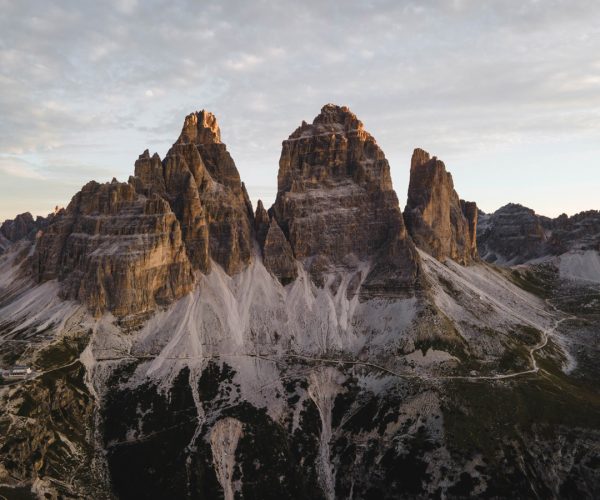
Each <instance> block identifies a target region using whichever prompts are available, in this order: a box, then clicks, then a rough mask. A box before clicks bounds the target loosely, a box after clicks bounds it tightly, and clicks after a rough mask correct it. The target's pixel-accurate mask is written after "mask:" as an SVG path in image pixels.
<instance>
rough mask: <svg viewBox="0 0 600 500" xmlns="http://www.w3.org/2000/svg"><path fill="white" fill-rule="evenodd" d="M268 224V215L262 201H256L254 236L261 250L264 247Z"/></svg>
mask: <svg viewBox="0 0 600 500" xmlns="http://www.w3.org/2000/svg"><path fill="white" fill-rule="evenodd" d="M270 223H271V221H270V219H269V214H268V212H267V211H266V210H265V207H264V205H263V202H262V200H258V203H257V204H256V213H255V214H254V232H255V234H256V240H257V241H258V244H259V245H260V247H261V248H263V247H264V245H265V240H266V239H267V233H268V232H269V225H270Z"/></svg>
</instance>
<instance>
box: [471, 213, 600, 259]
mask: <svg viewBox="0 0 600 500" xmlns="http://www.w3.org/2000/svg"><path fill="white" fill-rule="evenodd" d="M481 221H482V224H480V227H479V229H478V233H477V241H478V245H479V248H480V251H481V255H482V258H484V259H485V260H487V261H488V262H494V263H497V264H509V265H513V264H522V263H524V262H527V261H530V260H532V259H537V258H540V257H543V256H548V255H561V254H563V253H565V252H569V251H585V250H596V251H600V212H598V211H597V210H588V211H586V212H581V213H578V214H575V215H573V216H571V217H568V216H567V215H566V214H562V215H560V216H559V217H557V218H555V219H551V218H549V217H544V216H541V215H538V214H536V213H535V212H534V211H533V210H532V209H530V208H527V207H524V206H522V205H519V204H515V203H509V204H508V205H505V206H503V207H501V208H499V209H498V210H496V212H494V213H492V214H483V215H482V216H481Z"/></svg>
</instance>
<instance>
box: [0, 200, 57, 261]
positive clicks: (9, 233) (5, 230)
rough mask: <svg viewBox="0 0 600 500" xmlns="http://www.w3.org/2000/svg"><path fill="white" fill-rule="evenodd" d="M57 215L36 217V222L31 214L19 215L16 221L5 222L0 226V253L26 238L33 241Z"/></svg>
mask: <svg viewBox="0 0 600 500" xmlns="http://www.w3.org/2000/svg"><path fill="white" fill-rule="evenodd" d="M57 211H58V208H57V209H56V210H55V213H52V214H49V215H48V216H47V217H39V216H38V217H36V218H35V220H34V218H33V216H32V215H31V214H30V213H29V212H25V213H23V214H19V215H17V216H16V217H15V218H14V219H9V220H5V221H4V222H3V223H2V225H1V226H0V251H1V250H2V249H3V248H6V247H8V246H10V245H11V244H12V243H15V242H17V241H19V240H22V239H24V238H30V239H33V238H34V237H35V234H36V233H37V232H38V231H39V230H41V229H44V228H46V227H47V226H48V224H50V222H52V220H53V218H54V216H55V214H56V212H57Z"/></svg>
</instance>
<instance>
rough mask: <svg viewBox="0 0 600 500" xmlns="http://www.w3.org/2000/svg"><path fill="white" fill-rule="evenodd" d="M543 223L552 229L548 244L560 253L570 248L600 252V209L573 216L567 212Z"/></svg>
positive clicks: (551, 248) (555, 251) (543, 219)
mask: <svg viewBox="0 0 600 500" xmlns="http://www.w3.org/2000/svg"><path fill="white" fill-rule="evenodd" d="M542 224H543V225H544V226H545V227H546V228H547V229H549V230H550V238H549V242H548V246H549V248H550V250H551V252H552V253H553V254H555V255H559V254H561V253H564V252H568V251H570V250H596V251H599V252H600V211H598V210H587V211H585V212H580V213H578V214H575V215H573V216H571V217H568V216H567V215H566V214H562V215H560V216H558V217H557V218H556V219H552V220H551V221H548V219H546V218H545V217H544V218H542Z"/></svg>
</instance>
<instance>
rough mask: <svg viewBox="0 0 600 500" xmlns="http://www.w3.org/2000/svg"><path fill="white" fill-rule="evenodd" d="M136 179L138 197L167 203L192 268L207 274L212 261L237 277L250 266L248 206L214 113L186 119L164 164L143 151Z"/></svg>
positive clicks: (251, 218)
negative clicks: (156, 196)
mask: <svg viewBox="0 0 600 500" xmlns="http://www.w3.org/2000/svg"><path fill="white" fill-rule="evenodd" d="M161 166H162V169H161ZM136 177H138V178H139V179H140V183H139V187H138V189H139V190H140V191H141V192H145V193H148V192H154V193H157V194H159V195H161V196H163V197H164V198H166V199H167V200H168V201H169V204H170V205H171V207H172V209H173V211H174V212H175V214H176V215H177V218H178V220H179V221H180V223H181V227H182V233H183V239H184V242H185V244H186V249H187V252H188V255H189V257H190V260H191V262H192V264H193V266H194V267H195V268H196V269H198V270H200V271H202V272H205V273H206V272H209V271H210V259H213V260H214V261H216V262H217V263H218V264H220V265H221V266H223V268H224V269H225V271H226V272H227V273H229V274H235V273H237V272H239V271H241V270H242V269H244V268H245V267H246V265H247V264H248V263H249V262H250V260H251V258H252V224H253V214H252V206H251V204H250V201H249V198H248V193H247V192H246V188H245V187H244V184H243V183H242V182H241V181H240V176H239V173H238V170H237V168H236V166H235V163H234V162H233V159H232V158H231V156H230V154H229V152H228V151H227V148H226V146H225V144H223V143H222V142H221V132H220V129H219V126H218V124H217V120H216V118H215V116H214V115H213V114H212V113H209V112H207V111H199V112H196V113H192V114H190V115H188V116H187V117H186V119H185V121H184V125H183V129H182V131H181V135H180V136H179V138H178V139H177V141H176V142H175V144H173V147H172V148H171V149H170V150H169V152H168V153H167V155H166V157H165V159H164V160H163V161H162V165H161V164H160V158H158V156H157V155H155V156H153V157H150V155H149V153H148V152H144V154H143V155H142V156H140V159H139V160H138V162H137V163H136Z"/></svg>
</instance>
